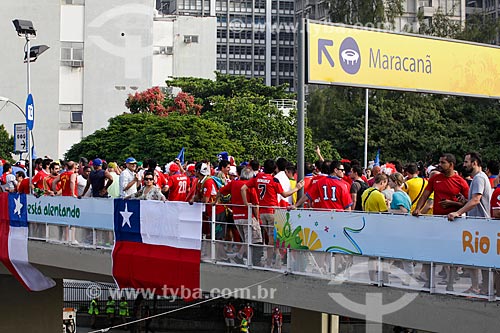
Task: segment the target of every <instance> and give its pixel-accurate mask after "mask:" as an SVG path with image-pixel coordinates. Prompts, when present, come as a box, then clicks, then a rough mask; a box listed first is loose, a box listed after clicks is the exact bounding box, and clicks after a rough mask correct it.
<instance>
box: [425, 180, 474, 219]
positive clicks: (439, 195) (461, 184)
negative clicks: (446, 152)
mask: <svg viewBox="0 0 500 333" xmlns="http://www.w3.org/2000/svg"><path fill="white" fill-rule="evenodd" d="M425 189H426V190H427V191H430V192H434V206H433V214H434V215H447V214H449V213H452V212H454V211H456V210H457V208H456V207H451V208H447V209H445V208H443V207H441V205H440V202H441V201H442V200H452V201H458V198H457V195H459V194H462V195H463V196H464V197H466V198H468V197H469V185H468V184H467V182H466V181H465V179H463V178H462V177H460V176H459V175H457V174H454V175H453V176H451V177H446V176H445V175H444V174H442V173H440V174H437V175H435V176H433V177H432V178H431V179H429V183H428V184H427V187H426V188H425Z"/></svg>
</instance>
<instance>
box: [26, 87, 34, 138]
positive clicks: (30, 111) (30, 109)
mask: <svg viewBox="0 0 500 333" xmlns="http://www.w3.org/2000/svg"><path fill="white" fill-rule="evenodd" d="M26 124H27V125H28V128H29V129H30V131H32V130H33V126H34V125H35V104H34V103H33V95H31V94H29V95H28V98H27V99H26Z"/></svg>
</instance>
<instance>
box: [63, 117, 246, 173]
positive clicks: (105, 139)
mask: <svg viewBox="0 0 500 333" xmlns="http://www.w3.org/2000/svg"><path fill="white" fill-rule="evenodd" d="M182 147H185V148H186V159H188V160H202V159H212V158H213V157H215V156H216V155H217V153H219V152H220V151H221V147H225V148H226V149H227V150H228V151H231V152H233V154H235V155H237V154H239V153H240V152H242V151H243V148H242V145H241V144H240V142H239V141H235V140H229V139H228V137H227V134H226V129H225V128H224V126H222V125H221V124H218V123H216V122H213V121H211V120H209V119H203V118H201V117H198V116H194V115H180V114H172V115H170V116H168V117H159V116H156V115H153V114H148V113H139V114H123V115H120V116H117V117H114V118H112V119H110V121H109V126H108V127H107V128H105V129H101V130H98V131H96V132H94V133H93V134H91V135H89V136H87V137H86V138H84V139H83V140H82V141H81V142H79V143H77V144H76V145H74V146H73V147H71V149H70V150H69V151H68V152H67V153H66V155H65V158H66V159H71V160H78V159H79V158H80V157H81V156H86V157H87V158H95V157H101V158H105V159H106V160H108V161H124V160H125V159H126V158H127V157H129V156H134V157H135V158H136V159H138V160H143V159H145V158H154V159H156V160H157V161H159V162H162V163H163V162H168V161H171V160H173V159H174V158H175V156H177V154H178V153H179V151H180V150H181V148H182Z"/></svg>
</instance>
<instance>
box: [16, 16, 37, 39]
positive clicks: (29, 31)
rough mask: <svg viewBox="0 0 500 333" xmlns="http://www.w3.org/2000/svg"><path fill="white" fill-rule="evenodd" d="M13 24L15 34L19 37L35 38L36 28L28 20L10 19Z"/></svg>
mask: <svg viewBox="0 0 500 333" xmlns="http://www.w3.org/2000/svg"><path fill="white" fill-rule="evenodd" d="M12 23H13V24H14V27H15V28H16V31H17V35H18V36H19V37H23V38H24V37H27V38H28V37H31V38H35V37H36V30H35V28H34V27H33V22H31V21H28V20H19V19H15V20H14V21H12Z"/></svg>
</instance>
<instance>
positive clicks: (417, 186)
mask: <svg viewBox="0 0 500 333" xmlns="http://www.w3.org/2000/svg"><path fill="white" fill-rule="evenodd" d="M426 187H427V180H425V179H424V178H420V177H413V178H411V179H408V180H407V181H406V183H405V186H403V187H402V190H403V191H404V192H406V193H407V194H408V195H409V196H410V200H411V202H412V205H411V212H412V213H413V211H414V210H415V208H417V202H418V199H420V197H421V196H422V194H423V193H424V191H425V188H426Z"/></svg>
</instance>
